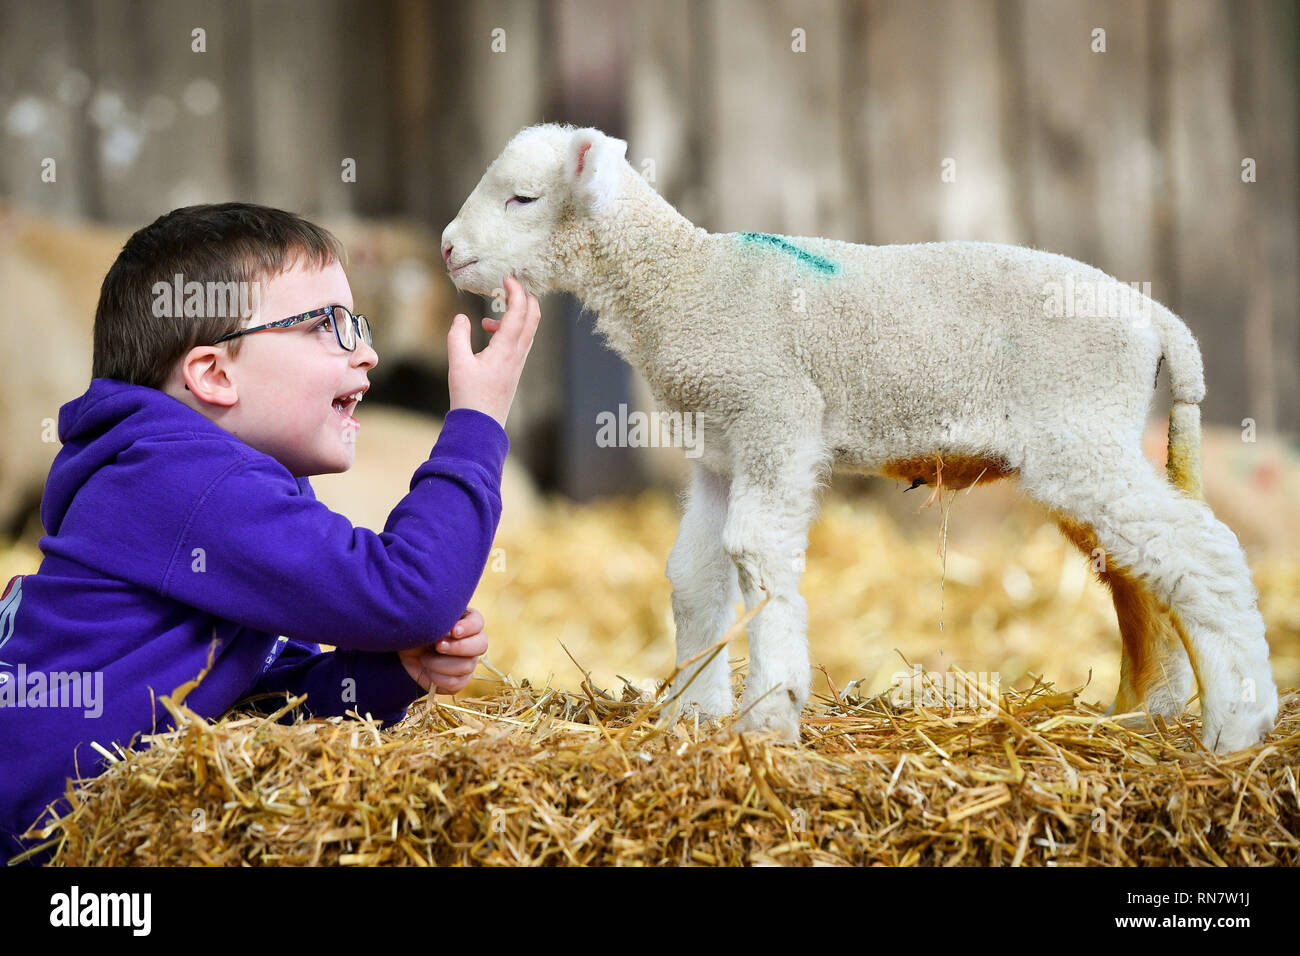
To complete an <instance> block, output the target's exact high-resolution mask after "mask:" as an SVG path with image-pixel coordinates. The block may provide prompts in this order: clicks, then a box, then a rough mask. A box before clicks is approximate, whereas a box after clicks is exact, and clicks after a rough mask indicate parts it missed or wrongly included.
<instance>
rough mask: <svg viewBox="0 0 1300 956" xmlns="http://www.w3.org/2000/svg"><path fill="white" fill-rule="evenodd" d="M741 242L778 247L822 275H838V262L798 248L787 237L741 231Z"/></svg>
mask: <svg viewBox="0 0 1300 956" xmlns="http://www.w3.org/2000/svg"><path fill="white" fill-rule="evenodd" d="M740 241H741V242H752V243H757V244H759V245H764V246H768V247H770V248H772V249H779V250H780V251H781V252H785V253H789V254H790V255H792V256H794V257H795V258H796V259H798V260H799V261H800V262H802V263H803V264H804V265H806V266H808V267H809V268H811V269H815V270H816V271H818V272H820V273H821V274H822V275H826V276H833V275H838V274H839V271H840V266H839V263H838V262H832V261H831V260H830V259H827V258H826V257H825V256H819V255H815V254H814V253H811V252H808V251H807V250H806V249H800V248H799V247H798V246H796V245H795V244H794V243H793V242H791V241H790V240H789V239H786V238H785V237H784V236H774V235H772V234H771V233H767V232H742V233H740Z"/></svg>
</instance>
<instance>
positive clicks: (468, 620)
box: [451, 607, 486, 637]
mask: <svg viewBox="0 0 1300 956" xmlns="http://www.w3.org/2000/svg"><path fill="white" fill-rule="evenodd" d="M485 623H486V622H485V621H484V620H483V615H482V614H481V613H480V612H479V611H478V610H476V609H475V608H472V607H467V608H465V613H464V614H462V615H461V616H460V620H459V621H457V622H456V626H455V627H453V628H452V629H451V634H452V637H464V636H465V635H466V634H475V633H477V632H479V631H481V630H483V625H484V624H485Z"/></svg>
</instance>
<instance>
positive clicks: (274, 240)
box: [91, 202, 346, 389]
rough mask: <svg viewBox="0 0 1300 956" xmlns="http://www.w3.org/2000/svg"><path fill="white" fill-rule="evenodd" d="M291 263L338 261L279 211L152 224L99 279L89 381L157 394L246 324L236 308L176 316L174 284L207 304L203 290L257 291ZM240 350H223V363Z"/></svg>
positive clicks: (216, 213) (196, 210) (324, 242)
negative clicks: (195, 357)
mask: <svg viewBox="0 0 1300 956" xmlns="http://www.w3.org/2000/svg"><path fill="white" fill-rule="evenodd" d="M299 257H302V258H304V259H305V260H306V262H307V263H309V264H311V265H314V266H315V267H317V268H320V269H323V268H325V267H327V266H328V265H330V263H332V262H335V261H337V262H339V263H344V262H345V261H346V259H345V253H344V251H343V244H342V243H341V242H339V241H338V239H336V238H335V237H334V236H333V235H332V234H331V233H329V232H328V231H327V230H325V229H322V228H321V227H320V226H317V225H315V224H313V223H310V222H308V221H307V220H305V219H303V218H301V217H300V216H296V215H294V214H293V213H291V212H285V211H284V210H282V209H272V208H270V207H267V206H255V205H253V204H251V203H240V202H228V203H219V204H215V205H203V206H185V207H184V208H182V209H174V210H172V211H171V212H169V213H167V214H166V215H165V216H160V217H159V218H158V219H156V220H154V221H153V222H152V223H150V224H149V225H147V226H145V227H144V228H143V229H140V230H139V231H137V232H136V233H135V234H134V235H133V236H131V238H130V239H128V240H127V241H126V245H125V246H123V247H122V251H121V253H120V254H119V255H118V257H117V260H116V261H115V262H114V263H113V265H112V267H111V268H110V269H109V270H108V275H106V276H105V277H104V284H103V286H102V287H101V288H100V291H99V305H98V307H97V308H96V309H95V352H94V362H93V365H92V370H91V376H92V377H93V378H115V379H120V380H122V381H124V382H130V383H132V384H134V385H146V386H149V387H150V388H158V389H161V388H162V387H163V385H164V384H165V383H166V381H167V379H168V377H169V376H170V375H171V372H172V369H173V368H174V367H175V366H176V363H177V362H179V361H180V360H181V358H182V357H183V356H184V355H185V354H186V353H187V352H189V350H190V349H192V348H195V347H197V346H200V345H211V344H213V343H215V342H216V340H217V339H219V338H221V336H223V335H226V334H228V333H230V332H234V331H237V330H238V329H239V328H241V326H242V325H243V321H244V318H245V316H243V315H241V314H240V311H241V310H240V309H237V308H236V309H226V308H217V309H211V308H202V307H200V308H195V309H182V308H180V306H181V302H178V301H177V300H178V299H179V298H180V297H179V296H177V295H174V294H173V290H174V289H175V288H176V282H177V279H176V277H177V276H180V277H181V278H180V282H181V285H180V289H181V290H184V289H185V288H186V287H187V286H188V285H189V283H194V282H197V283H199V284H200V285H199V288H201V289H202V288H206V289H208V290H209V291H208V293H207V297H206V300H205V301H206V302H208V303H212V302H213V292H212V291H211V290H214V289H216V290H218V294H220V293H221V290H223V289H226V290H228V289H230V288H231V287H232V286H231V284H239V285H237V286H234V288H236V289H243V290H248V289H250V288H252V289H254V290H256V286H255V285H254V284H255V283H257V282H260V281H262V280H266V279H270V278H273V277H274V276H277V275H279V274H280V273H281V272H283V271H284V270H285V269H287V268H290V267H292V266H293V264H294V263H295V262H296V261H297V260H298V258H299ZM163 287H166V291H165V292H164V291H163ZM189 288H191V289H193V288H194V287H192V286H189ZM189 301H190V302H191V303H193V301H194V300H192V299H191V300H189ZM222 301H223V302H224V301H226V300H222ZM236 301H239V300H238V299H236ZM244 301H247V296H245V299H244ZM209 313H215V314H209ZM226 313H230V314H226ZM243 341H244V339H243V337H242V336H241V337H240V338H236V339H231V340H230V342H229V343H228V344H227V348H228V349H229V350H230V354H231V355H232V356H233V355H238V354H239V346H240V345H241V344H242V343H243Z"/></svg>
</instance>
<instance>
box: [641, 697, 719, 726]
mask: <svg viewBox="0 0 1300 956" xmlns="http://www.w3.org/2000/svg"><path fill="white" fill-rule="evenodd" d="M669 696H670V697H671V695H669ZM734 706H735V705H734V703H733V702H732V700H731V697H730V695H728V696H727V699H726V701H725V703H724V702H723V701H722V700H709V701H699V700H687V701H683V700H680V699H679V700H674V701H673V702H672V703H670V704H668V705H667V706H666V707H664V709H663V710H662V711H660V712H659V719H658V720H657V721H656V722H655V726H656V727H657V728H658V729H660V730H667V729H669V728H671V727H674V726H676V724H677V722H678V721H679V720H685V721H694V720H698V721H699V723H700V726H701V727H715V726H717V724H718V723H719V722H720V721H721V720H722V718H723V717H729V716H731V714H732V713H734V710H733V709H732V708H733V707H734Z"/></svg>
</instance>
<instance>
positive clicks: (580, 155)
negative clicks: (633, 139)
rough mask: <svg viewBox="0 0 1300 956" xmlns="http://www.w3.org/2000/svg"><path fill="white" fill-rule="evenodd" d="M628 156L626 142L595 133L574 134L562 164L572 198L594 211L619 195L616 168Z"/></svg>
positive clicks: (590, 130)
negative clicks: (571, 190) (571, 188)
mask: <svg viewBox="0 0 1300 956" xmlns="http://www.w3.org/2000/svg"><path fill="white" fill-rule="evenodd" d="M626 155H627V142H626V141H625V140H621V139H615V138H614V137H613V136H606V135H605V134H604V133H602V132H601V131H600V130H598V129H579V130H574V132H573V138H572V139H570V140H569V152H568V155H567V156H566V158H565V162H564V172H565V176H566V177H567V178H568V180H569V182H570V183H572V184H573V194H574V195H575V196H576V197H577V198H578V201H579V202H581V203H584V204H585V205H586V206H587V208H589V209H591V210H593V211H595V210H598V209H600V208H601V207H602V206H604V205H605V204H606V203H607V202H609V201H610V199H612V198H613V197H614V195H615V193H617V192H618V180H619V168H620V167H621V166H622V164H623V161H624V159H623V157H624V156H626Z"/></svg>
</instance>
